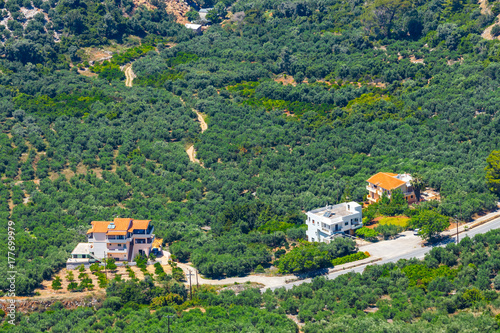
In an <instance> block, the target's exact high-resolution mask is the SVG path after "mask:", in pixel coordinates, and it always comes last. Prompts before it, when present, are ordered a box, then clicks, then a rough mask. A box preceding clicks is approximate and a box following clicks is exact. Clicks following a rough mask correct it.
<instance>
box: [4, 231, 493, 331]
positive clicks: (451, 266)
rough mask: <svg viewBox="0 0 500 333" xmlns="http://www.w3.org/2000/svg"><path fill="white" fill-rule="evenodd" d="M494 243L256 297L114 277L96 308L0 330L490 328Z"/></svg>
mask: <svg viewBox="0 0 500 333" xmlns="http://www.w3.org/2000/svg"><path fill="white" fill-rule="evenodd" d="M499 245H500V231H499V230H494V231H490V232H488V233H487V234H484V235H477V236H475V237H474V239H470V238H464V239H462V241H461V242H460V243H459V244H458V245H457V244H454V243H452V244H449V245H447V246H446V247H436V248H434V249H432V250H431V251H430V253H428V254H427V255H426V257H425V259H424V260H416V259H413V260H400V261H399V262H397V263H390V264H385V265H381V266H377V265H375V266H370V267H368V268H367V269H366V270H365V271H364V272H363V273H362V274H359V273H347V274H345V275H341V276H340V277H337V278H336V279H332V280H327V279H325V278H324V277H318V278H315V279H314V280H313V281H312V283H304V284H302V285H300V286H295V287H293V288H292V289H290V290H286V289H284V288H281V289H276V290H274V291H271V290H266V291H265V292H263V293H261V291H260V290H259V289H252V288H251V286H248V285H244V286H236V287H239V288H240V289H239V293H237V294H236V293H235V292H234V291H233V290H232V288H231V287H229V288H224V289H222V290H216V289H214V288H213V287H203V286H202V287H200V288H194V292H193V295H192V297H189V294H188V291H187V290H186V289H185V287H184V286H181V285H179V284H176V283H171V282H170V283H168V284H161V285H155V284H154V283H153V280H152V278H151V277H150V276H147V277H146V279H145V280H143V281H139V282H134V281H128V282H123V281H112V282H111V284H110V285H109V286H108V288H107V297H106V300H105V301H104V302H103V303H102V305H100V306H98V308H97V309H93V308H91V307H81V308H78V309H76V310H65V309H63V307H62V304H61V303H55V304H54V305H52V306H51V308H50V309H49V311H45V312H42V313H38V312H35V313H32V314H29V315H21V314H19V316H18V320H19V326H16V327H14V328H12V327H11V326H7V325H6V324H4V325H5V326H1V328H0V329H1V330H2V331H6V332H7V331H8V332H40V331H45V330H50V331H52V332H59V331H68V330H71V331H73V330H74V331H88V330H92V331H98V332H104V331H105V332H123V331H124V332H134V331H138V330H141V331H144V330H147V331H153V332H156V331H158V332H159V331H165V330H166V329H167V326H168V321H170V325H171V329H172V331H173V332H188V331H196V332H236V331H243V332H255V331H258V332H297V331H298V327H297V326H296V324H295V323H294V322H293V321H292V320H291V319H289V318H287V315H288V316H294V318H295V319H297V320H298V321H300V322H302V323H304V324H305V325H304V326H303V327H302V331H304V332H332V331H334V332H367V331H380V330H387V331H402V332H436V331H452V332H478V331H480V332H494V331H496V330H497V329H498V327H499V320H500V319H499V318H498V316H495V315H494V313H496V311H497V310H498V308H500V299H499V298H498V292H497V290H499V289H500V279H499V278H498V276H499V275H497V273H498V270H499V269H500V250H499ZM155 278H156V275H155ZM151 310H155V311H154V312H152V311H151ZM186 310H187V311H186ZM167 315H170V316H173V317H172V319H170V320H168V319H167Z"/></svg>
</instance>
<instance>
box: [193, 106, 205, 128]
mask: <svg viewBox="0 0 500 333" xmlns="http://www.w3.org/2000/svg"><path fill="white" fill-rule="evenodd" d="M191 110H193V112H194V113H196V115H197V116H198V121H199V122H200V127H201V133H203V132H205V131H206V130H207V129H208V125H207V123H206V122H205V118H203V115H202V114H201V112H200V111H198V110H195V109H191Z"/></svg>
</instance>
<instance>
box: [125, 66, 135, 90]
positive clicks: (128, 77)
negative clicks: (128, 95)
mask: <svg viewBox="0 0 500 333" xmlns="http://www.w3.org/2000/svg"><path fill="white" fill-rule="evenodd" d="M123 72H124V73H125V85H126V86H127V87H132V81H134V78H136V77H137V76H136V75H135V74H134V71H133V70H132V64H128V65H126V66H125V67H124V68H123Z"/></svg>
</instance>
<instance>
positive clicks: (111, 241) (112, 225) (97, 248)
mask: <svg viewBox="0 0 500 333" xmlns="http://www.w3.org/2000/svg"><path fill="white" fill-rule="evenodd" d="M153 231H154V226H153V225H151V220H134V219H131V218H115V219H114V220H113V221H92V222H91V228H90V229H89V230H88V231H87V241H88V242H87V243H80V244H78V245H77V247H76V248H75V250H74V251H73V252H72V253H71V258H70V259H69V260H68V262H67V267H68V266H74V265H76V264H78V265H79V264H82V263H83V264H90V263H91V262H92V261H100V260H102V259H104V258H114V259H115V260H118V261H133V260H134V258H135V257H136V256H138V255H140V254H143V255H146V256H149V253H150V252H151V247H152V245H153V241H154V239H155V235H154V234H153Z"/></svg>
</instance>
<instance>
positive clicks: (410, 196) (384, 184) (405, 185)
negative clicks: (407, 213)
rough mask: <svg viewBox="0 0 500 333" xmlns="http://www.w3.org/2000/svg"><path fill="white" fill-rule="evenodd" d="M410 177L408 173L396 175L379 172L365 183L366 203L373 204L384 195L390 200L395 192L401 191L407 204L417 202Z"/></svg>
mask: <svg viewBox="0 0 500 333" xmlns="http://www.w3.org/2000/svg"><path fill="white" fill-rule="evenodd" d="M411 180H412V177H411V175H410V174H408V173H403V174H397V173H391V172H379V173H377V174H376V175H373V176H371V177H370V178H369V179H368V180H367V182H368V185H367V186H366V189H367V190H368V196H367V199H368V202H369V203H375V202H377V201H379V200H380V198H382V196H383V195H384V193H386V194H387V196H388V197H389V198H390V197H391V194H392V193H393V191H395V190H401V192H403V195H404V196H405V199H406V201H408V203H409V204H411V203H414V202H416V201H417V197H416V196H415V192H414V190H413V186H412V185H411Z"/></svg>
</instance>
